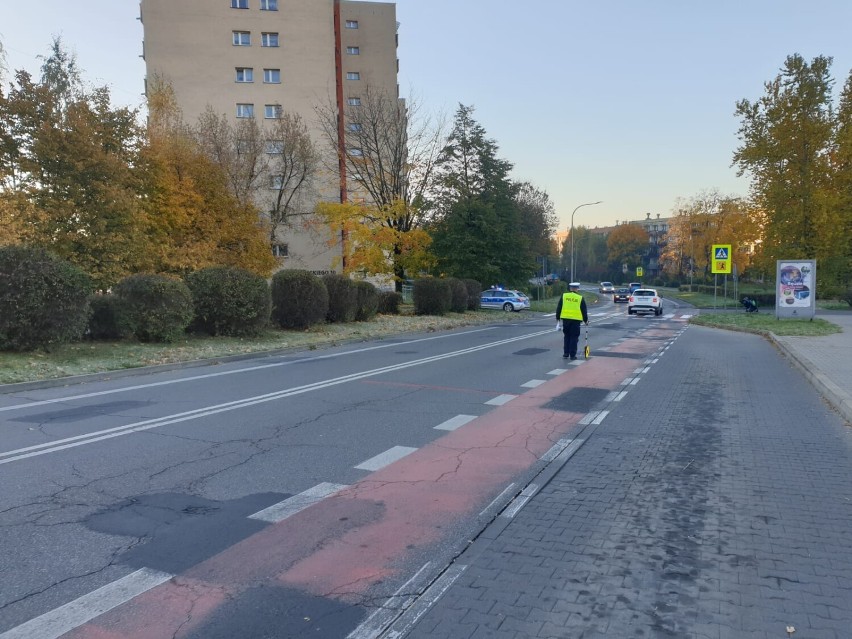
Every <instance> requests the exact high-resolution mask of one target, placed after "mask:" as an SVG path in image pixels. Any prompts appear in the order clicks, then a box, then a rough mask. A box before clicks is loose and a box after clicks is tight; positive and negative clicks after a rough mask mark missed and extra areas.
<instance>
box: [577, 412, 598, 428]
mask: <svg viewBox="0 0 852 639" xmlns="http://www.w3.org/2000/svg"><path fill="white" fill-rule="evenodd" d="M600 413H601V411H599V410H593V411H592V412H590V413H586V414H585V415H584V416H583V419H581V420H580V421H579V422H577V423H578V424H580V425H582V426H588V425H589V424H591V423H592V420H593V419H595V418H596V417H597V416H598V415H600Z"/></svg>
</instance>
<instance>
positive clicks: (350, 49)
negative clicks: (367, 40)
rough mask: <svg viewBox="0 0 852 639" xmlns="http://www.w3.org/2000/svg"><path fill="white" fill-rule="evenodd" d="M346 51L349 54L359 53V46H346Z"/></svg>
mask: <svg viewBox="0 0 852 639" xmlns="http://www.w3.org/2000/svg"><path fill="white" fill-rule="evenodd" d="M346 53H347V54H349V55H361V47H346Z"/></svg>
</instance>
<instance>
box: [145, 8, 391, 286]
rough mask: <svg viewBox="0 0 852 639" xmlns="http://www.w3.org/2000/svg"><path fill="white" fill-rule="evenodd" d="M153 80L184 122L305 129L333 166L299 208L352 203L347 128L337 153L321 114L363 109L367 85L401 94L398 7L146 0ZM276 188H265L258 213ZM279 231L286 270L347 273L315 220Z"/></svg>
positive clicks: (330, 235)
mask: <svg viewBox="0 0 852 639" xmlns="http://www.w3.org/2000/svg"><path fill="white" fill-rule="evenodd" d="M140 19H141V21H142V24H143V30H144V42H143V57H144V59H145V64H146V73H147V78H146V86H147V82H148V81H149V80H151V79H152V78H154V77H158V78H161V79H162V80H164V81H165V82H167V83H168V84H170V85H171V87H172V89H173V90H174V93H175V97H176V100H177V103H178V106H179V107H180V108H181V110H182V112H183V116H184V119H185V120H186V121H187V122H188V123H193V122H194V121H196V120H197V118H198V117H199V116H200V115H201V114H202V113H204V112H205V110H207V109H208V107H212V109H213V111H214V112H215V113H217V114H219V115H221V114H225V115H227V116H228V117H229V118H233V123H234V124H235V125H236V124H237V123H238V122H240V120H241V119H244V118H254V119H255V120H256V121H257V123H258V124H260V125H261V127H264V126H266V127H269V126H271V124H272V123H273V122H274V119H275V118H276V117H280V114H281V113H282V112H285V113H296V114H299V115H300V116H301V118H302V119H303V121H304V122H305V123H306V124H307V125H308V128H309V131H310V133H311V137H312V139H313V141H314V143H315V145H316V147H317V149H318V150H319V151H320V152H321V153H322V154H323V155H324V156H325V158H326V159H327V160H329V161H327V162H326V163H325V165H324V168H321V169H320V171H319V173H318V177H317V180H316V181H315V184H314V186H313V188H312V190H311V196H310V197H309V198H307V200H306V201H305V202H304V203H303V206H302V208H303V209H304V210H303V213H304V214H307V213H308V212H309V211H310V210H312V209H313V205H314V204H315V203H316V202H317V201H320V200H323V201H332V202H340V201H345V200H347V199H351V193H352V192H353V191H352V189H351V185H350V184H348V183H347V179H346V174H345V169H344V167H343V163H342V162H337V160H336V158H337V155H336V151H337V152H339V153H345V152H346V141H345V130H344V126H343V120H342V119H341V125H340V126H339V127H338V131H339V140H338V141H337V147H338V148H337V149H335V148H333V146H332V145H331V144H330V143H329V141H328V139H327V136H324V135H323V133H322V127H321V125H320V123H319V121H318V116H317V108H318V107H326V108H328V107H329V106H331V107H332V108H336V109H337V112H338V113H349V112H351V110H352V109H353V108H357V104H358V102H359V96H360V94H361V92H362V91H365V90H366V88H367V87H368V86H369V87H370V88H371V90H372V89H373V88H379V89H381V90H383V91H386V92H390V93H392V94H393V95H398V84H397V70H398V61H397V22H396V5H395V4H393V3H386V2H359V1H352V0H141V2H140ZM272 188H273V187H272V186H271V184H270V183H269V181H268V180H267V181H266V182H264V181H260V183H259V186H258V188H257V195H256V197H255V201H256V203H257V204H258V207H259V208H260V209H261V211H264V210H266V209H264V206H265V202H267V201H268V200H269V198H270V194H269V193H268V192H264V190H267V191H269V190H271V189H272ZM298 219H299V220H300V221H298V222H294V223H292V224H289V225H287V226H286V227H284V228H278V229H276V237H275V241H274V242H273V244H274V245H273V246H271V247H270V249H271V250H273V251H274V252H276V254H277V255H279V257H280V258H281V259H280V264H281V267H282V268H303V269H307V270H310V271H313V272H316V273H326V272H330V271H332V270H336V271H339V270H340V268H341V264H342V262H341V244H340V242H338V241H335V232H333V231H330V230H325V229H322V228H317V226H316V224H314V223H312V222H315V220H312V219H311V216H310V215H303V216H298Z"/></svg>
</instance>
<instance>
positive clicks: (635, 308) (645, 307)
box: [627, 288, 663, 315]
mask: <svg viewBox="0 0 852 639" xmlns="http://www.w3.org/2000/svg"><path fill="white" fill-rule="evenodd" d="M638 313H653V314H654V315H662V314H663V298H662V297H660V296H659V295H657V291H655V290H654V289H652V288H637V289H636V290H635V291H633V292H632V293H631V294H630V297H628V298H627V314H628V315H634V314H638Z"/></svg>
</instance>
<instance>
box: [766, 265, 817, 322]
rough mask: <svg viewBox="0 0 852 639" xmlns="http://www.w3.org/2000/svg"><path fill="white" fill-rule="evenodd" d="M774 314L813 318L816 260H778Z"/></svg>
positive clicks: (777, 315) (814, 309)
mask: <svg viewBox="0 0 852 639" xmlns="http://www.w3.org/2000/svg"><path fill="white" fill-rule="evenodd" d="M775 282H776V284H775V287H776V288H775V316H776V317H800V318H802V317H806V318H813V316H814V313H815V311H816V260H778V262H777V267H776V277H775Z"/></svg>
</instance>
